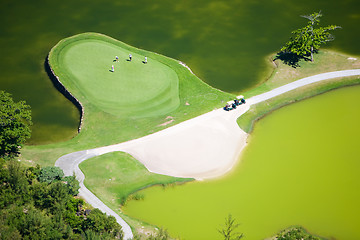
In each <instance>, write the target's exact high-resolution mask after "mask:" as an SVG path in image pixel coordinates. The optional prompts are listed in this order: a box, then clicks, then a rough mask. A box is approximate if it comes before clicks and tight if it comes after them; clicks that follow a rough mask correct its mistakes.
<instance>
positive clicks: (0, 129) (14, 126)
mask: <svg viewBox="0 0 360 240" xmlns="http://www.w3.org/2000/svg"><path fill="white" fill-rule="evenodd" d="M31 125H32V121H31V110H30V106H29V105H26V103H25V101H20V102H14V100H13V99H12V98H11V95H10V94H9V93H6V92H4V91H0V157H14V156H17V155H18V154H19V149H20V148H21V147H22V145H23V144H24V143H25V141H26V139H28V138H30V135H31V130H30V126H31Z"/></svg>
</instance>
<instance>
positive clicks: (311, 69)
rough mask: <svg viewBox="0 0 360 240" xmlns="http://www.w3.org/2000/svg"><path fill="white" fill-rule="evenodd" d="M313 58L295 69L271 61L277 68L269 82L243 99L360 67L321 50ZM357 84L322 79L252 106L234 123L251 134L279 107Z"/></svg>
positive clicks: (353, 79)
mask: <svg viewBox="0 0 360 240" xmlns="http://www.w3.org/2000/svg"><path fill="white" fill-rule="evenodd" d="M315 56H316V57H315V62H306V61H302V62H300V67H298V68H293V67H291V66H288V65H285V64H283V63H282V62H281V61H280V60H276V61H275V62H272V60H271V62H269V64H272V65H273V66H274V64H275V65H276V68H274V71H273V72H272V74H271V76H270V77H269V79H268V81H266V82H265V83H263V84H261V85H260V86H258V87H257V88H254V89H252V90H250V91H248V92H246V93H244V95H245V97H247V98H248V97H251V96H255V95H258V94H261V93H264V92H267V91H270V90H272V89H274V88H277V87H280V86H282V85H285V84H287V83H290V82H293V81H296V80H298V79H301V78H305V77H309V76H312V75H316V74H320V73H325V72H331V71H340V70H347V69H357V68H360V61H359V60H353V59H348V57H349V56H346V55H344V54H341V53H337V52H332V51H328V50H324V51H321V52H320V53H319V54H317V55H315ZM267 59H273V57H269V58H267ZM359 83H360V78H359V77H347V78H337V79H330V80H325V81H321V82H318V83H315V84H311V85H309V86H304V87H301V88H299V89H296V90H293V91H290V92H287V93H285V94H282V95H280V96H277V97H274V98H272V99H269V100H267V101H266V102H261V103H258V104H256V105H254V106H252V107H251V108H250V109H249V111H247V112H246V113H245V114H243V115H242V116H241V117H240V118H239V119H237V123H238V125H239V127H240V128H241V129H243V130H244V131H245V132H247V133H250V132H251V131H252V129H253V125H254V123H255V122H256V121H257V120H258V119H260V118H261V117H263V116H265V115H266V114H268V113H270V112H272V111H274V110H276V109H278V108H280V107H283V106H285V105H287V104H290V103H294V102H296V101H300V100H302V99H306V98H309V97H312V96H316V95H318V94H321V93H324V92H327V91H330V90H333V89H336V88H340V87H344V86H350V85H355V84H359Z"/></svg>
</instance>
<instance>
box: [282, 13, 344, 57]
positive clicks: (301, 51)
mask: <svg viewBox="0 0 360 240" xmlns="http://www.w3.org/2000/svg"><path fill="white" fill-rule="evenodd" d="M321 16H322V14H321V12H318V13H317V12H315V13H313V14H311V15H306V16H302V17H304V18H307V19H309V21H308V24H307V25H306V26H305V27H302V28H299V29H297V30H295V31H293V32H292V37H291V38H290V40H289V41H288V42H287V43H286V44H285V45H284V46H283V47H282V48H281V51H282V52H285V53H292V54H295V55H296V56H298V57H306V56H309V55H310V56H311V61H313V59H314V58H313V53H314V51H317V50H318V49H319V48H320V46H321V45H322V44H324V43H326V42H329V41H332V40H334V37H333V35H331V34H330V31H331V30H335V29H337V28H340V26H336V25H329V26H327V27H318V28H316V26H317V25H319V23H320V17H321Z"/></svg>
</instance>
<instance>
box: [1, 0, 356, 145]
mask: <svg viewBox="0 0 360 240" xmlns="http://www.w3.org/2000/svg"><path fill="white" fill-rule="evenodd" d="M318 10H322V12H323V13H324V17H323V20H322V23H323V24H324V25H326V24H338V25H341V26H342V27H343V29H341V30H338V31H336V32H335V35H336V41H335V42H333V43H332V44H331V45H329V47H331V48H333V49H338V50H341V51H344V52H347V53H351V54H357V55H359V54H360V44H358V39H359V37H360V31H357V30H358V28H359V24H360V14H359V12H360V2H359V1H357V0H343V1H338V0H317V1H310V0H304V1H295V0H269V1H245V0H228V1H220V0H197V1H194V0H184V1H169V0H156V1H146V0H138V1H125V0H117V1H110V0H104V1H85V0H78V1H70V0H63V1H55V0H49V1H41V0H33V1H26V0H19V1H0V29H1V31H0V49H1V58H0V89H3V90H6V91H8V92H10V93H12V94H13V96H14V98H15V100H20V99H24V100H26V101H27V102H28V103H29V104H30V105H31V106H32V110H33V120H34V127H33V133H32V139H31V141H30V143H32V144H40V143H48V142H54V141H64V140H66V139H69V138H71V137H72V136H74V135H75V134H76V130H77V127H78V122H79V112H78V111H77V110H76V108H75V107H74V106H73V105H72V104H71V103H70V102H69V101H68V100H66V99H65V98H64V97H63V96H62V95H61V94H60V93H59V92H58V91H57V90H56V89H55V88H54V87H53V86H52V83H51V82H50V80H49V78H48V76H47V75H46V73H45V71H44V60H45V58H46V56H47V54H48V52H49V51H50V49H51V48H52V47H53V46H54V45H55V44H56V43H57V42H58V41H60V40H61V39H63V38H65V37H69V36H72V35H74V34H78V33H82V32H100V33H103V34H106V35H109V36H111V37H114V38H116V39H119V40H121V41H123V42H126V43H128V44H130V45H133V46H136V47H139V48H143V49H146V50H150V51H155V52H158V53H161V54H164V55H167V56H170V57H172V58H175V59H179V60H181V61H184V62H186V63H187V64H188V65H189V66H190V67H191V68H192V69H193V71H194V72H195V73H196V74H197V75H198V76H199V77H200V78H201V79H202V80H204V81H205V82H207V83H209V84H210V85H212V86H214V87H217V88H220V89H222V90H224V91H230V92H240V91H242V90H244V89H248V88H251V87H254V86H256V85H257V84H258V83H259V82H261V81H264V80H265V79H266V76H265V75H266V74H265V72H266V70H267V68H266V64H265V62H264V57H265V56H267V55H269V54H270V53H273V52H276V51H277V50H278V49H279V48H280V47H281V46H282V44H283V43H284V42H285V41H287V39H288V38H289V34H290V32H291V31H292V30H294V29H296V28H299V27H301V26H302V25H303V24H305V22H306V21H305V19H302V18H300V17H299V15H302V14H307V13H311V12H313V11H318ZM264 74H265V75H264Z"/></svg>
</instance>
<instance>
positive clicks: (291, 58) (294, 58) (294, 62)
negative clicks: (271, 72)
mask: <svg viewBox="0 0 360 240" xmlns="http://www.w3.org/2000/svg"><path fill="white" fill-rule="evenodd" d="M315 53H317V51H314V54H315ZM278 59H279V60H281V61H282V62H283V63H284V64H286V65H289V66H291V67H293V68H297V67H300V64H299V62H300V61H301V60H304V61H311V59H310V54H309V55H308V56H299V55H297V54H295V53H292V52H279V53H278V54H277V55H276V57H275V58H274V61H275V60H278Z"/></svg>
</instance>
